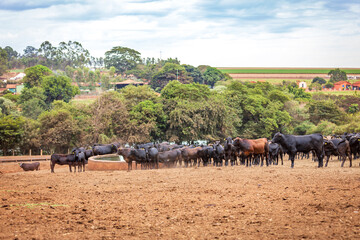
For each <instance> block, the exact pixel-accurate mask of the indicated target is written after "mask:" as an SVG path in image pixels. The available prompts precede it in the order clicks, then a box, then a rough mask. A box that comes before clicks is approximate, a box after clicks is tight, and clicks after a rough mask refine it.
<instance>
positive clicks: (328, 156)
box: [325, 155, 330, 167]
mask: <svg viewBox="0 0 360 240" xmlns="http://www.w3.org/2000/svg"><path fill="white" fill-rule="evenodd" d="M329 159H330V155H327V156H326V163H325V167H327V165H328V162H329Z"/></svg>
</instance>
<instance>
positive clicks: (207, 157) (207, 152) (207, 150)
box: [199, 146, 214, 166]
mask: <svg viewBox="0 0 360 240" xmlns="http://www.w3.org/2000/svg"><path fill="white" fill-rule="evenodd" d="M199 157H200V158H201V159H202V161H203V164H204V166H207V165H208V164H209V163H211V159H212V158H214V149H213V147H212V146H204V147H202V149H201V150H200V152H199Z"/></svg>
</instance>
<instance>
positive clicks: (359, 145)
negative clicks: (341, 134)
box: [347, 135, 360, 160]
mask: <svg viewBox="0 0 360 240" xmlns="http://www.w3.org/2000/svg"><path fill="white" fill-rule="evenodd" d="M347 139H348V141H349V145H350V151H351V154H352V155H353V156H354V157H353V158H354V160H355V159H357V158H358V157H357V155H358V154H359V152H360V136H359V135H351V137H348V138H347Z"/></svg>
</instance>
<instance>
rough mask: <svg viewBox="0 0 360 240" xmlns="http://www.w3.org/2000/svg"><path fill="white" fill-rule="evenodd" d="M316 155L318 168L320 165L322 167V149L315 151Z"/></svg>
mask: <svg viewBox="0 0 360 240" xmlns="http://www.w3.org/2000/svg"><path fill="white" fill-rule="evenodd" d="M316 156H317V158H318V161H319V165H318V167H319V168H320V167H323V166H324V162H323V160H324V155H323V153H322V150H321V152H317V153H316Z"/></svg>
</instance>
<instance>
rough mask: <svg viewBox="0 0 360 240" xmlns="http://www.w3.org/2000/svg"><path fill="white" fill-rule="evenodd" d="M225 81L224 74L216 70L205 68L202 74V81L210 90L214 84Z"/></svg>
mask: <svg viewBox="0 0 360 240" xmlns="http://www.w3.org/2000/svg"><path fill="white" fill-rule="evenodd" d="M223 79H225V76H224V74H223V73H222V72H221V71H220V70H219V69H217V68H214V67H207V68H206V71H205V72H204V80H205V83H206V84H207V85H210V86H211V88H213V87H214V85H215V83H216V82H218V81H221V80H223Z"/></svg>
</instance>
